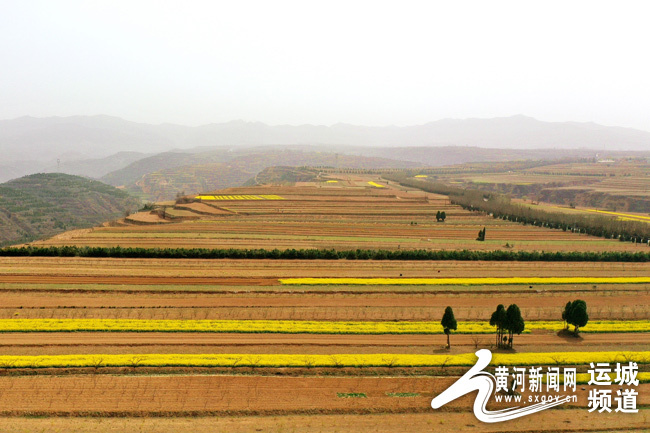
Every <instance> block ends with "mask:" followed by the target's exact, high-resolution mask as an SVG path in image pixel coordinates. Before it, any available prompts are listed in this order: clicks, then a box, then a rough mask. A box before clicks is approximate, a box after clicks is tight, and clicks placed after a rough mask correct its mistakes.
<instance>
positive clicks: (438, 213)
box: [436, 211, 440, 222]
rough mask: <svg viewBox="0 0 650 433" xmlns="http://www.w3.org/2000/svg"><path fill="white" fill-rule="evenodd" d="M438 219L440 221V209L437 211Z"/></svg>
mask: <svg viewBox="0 0 650 433" xmlns="http://www.w3.org/2000/svg"><path fill="white" fill-rule="evenodd" d="M436 221H438V222H440V211H438V212H436Z"/></svg>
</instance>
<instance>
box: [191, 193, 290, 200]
mask: <svg viewBox="0 0 650 433" xmlns="http://www.w3.org/2000/svg"><path fill="white" fill-rule="evenodd" d="M195 198H196V199H198V200H208V201H213V200H226V201H227V200H284V198H282V197H280V196H279V195H272V194H262V195H250V194H243V195H197V196H196V197H195Z"/></svg>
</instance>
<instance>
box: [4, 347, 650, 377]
mask: <svg viewBox="0 0 650 433" xmlns="http://www.w3.org/2000/svg"><path fill="white" fill-rule="evenodd" d="M630 361H634V362H637V363H638V364H648V363H650V352H551V353H515V354H493V355H492V362H491V363H490V365H493V366H498V365H504V366H524V365H533V366H542V365H588V364H589V363H590V362H594V363H595V362H609V363H614V362H621V363H627V362H630ZM475 363H476V355H475V354H473V353H466V354H460V355H410V354H336V355H302V354H127V355H117V354H110V355H108V354H92V355H85V354H81V355H36V356H22V355H18V356H14V355H3V356H0V368H74V367H95V368H100V367H260V368H262V367H307V368H311V367H450V366H472V365H474V364H475ZM646 379H647V378H646Z"/></svg>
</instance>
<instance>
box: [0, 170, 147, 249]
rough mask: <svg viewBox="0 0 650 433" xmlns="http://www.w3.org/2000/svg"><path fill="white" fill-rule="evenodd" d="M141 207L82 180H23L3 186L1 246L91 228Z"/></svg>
mask: <svg viewBox="0 0 650 433" xmlns="http://www.w3.org/2000/svg"><path fill="white" fill-rule="evenodd" d="M139 205H140V202H139V200H137V199H135V198H133V197H131V196H130V195H129V194H127V193H126V192H124V191H121V190H119V189H116V188H113V187H112V186H110V185H106V184H103V183H101V182H98V181H95V180H90V179H86V178H83V177H79V176H71V175H67V174H61V173H48V174H33V175H30V176H25V177H21V178H19V179H15V180H12V181H9V182H6V183H3V184H0V246H3V245H10V244H16V243H22V242H29V241H32V240H35V239H41V238H45V237H49V236H52V235H55V234H57V233H60V232H63V231H65V230H72V229H77V228H86V227H92V226H94V225H97V224H100V223H102V222H104V221H107V220H110V219H115V218H117V217H120V216H123V215H124V213H125V212H126V211H135V210H136V209H137V208H138V207H139Z"/></svg>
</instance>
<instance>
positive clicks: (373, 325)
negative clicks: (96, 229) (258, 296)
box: [0, 319, 650, 335]
mask: <svg viewBox="0 0 650 433" xmlns="http://www.w3.org/2000/svg"><path fill="white" fill-rule="evenodd" d="M562 329H564V323H563V322H561V321H529V322H526V329H525V330H524V332H523V333H529V332H530V331H531V330H549V331H559V330H562ZM581 331H582V332H585V333H589V332H592V333H628V332H650V320H630V321H627V320H625V321H598V320H594V321H591V322H589V323H588V324H587V325H586V326H584V327H582V328H581ZM0 332H211V333H246V334H262V333H274V334H341V335H344V334H359V335H381V334H443V333H444V330H443V328H442V326H441V325H440V323H438V322H410V321H408V322H407V321H404V322H393V321H384V322H372V321H363V322H361V321H309V320H147V319H144V320H139V319H0ZM493 332H494V327H493V326H490V324H489V323H488V322H485V321H482V322H476V321H466V322H458V330H457V331H455V333H457V334H491V333H493Z"/></svg>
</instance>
